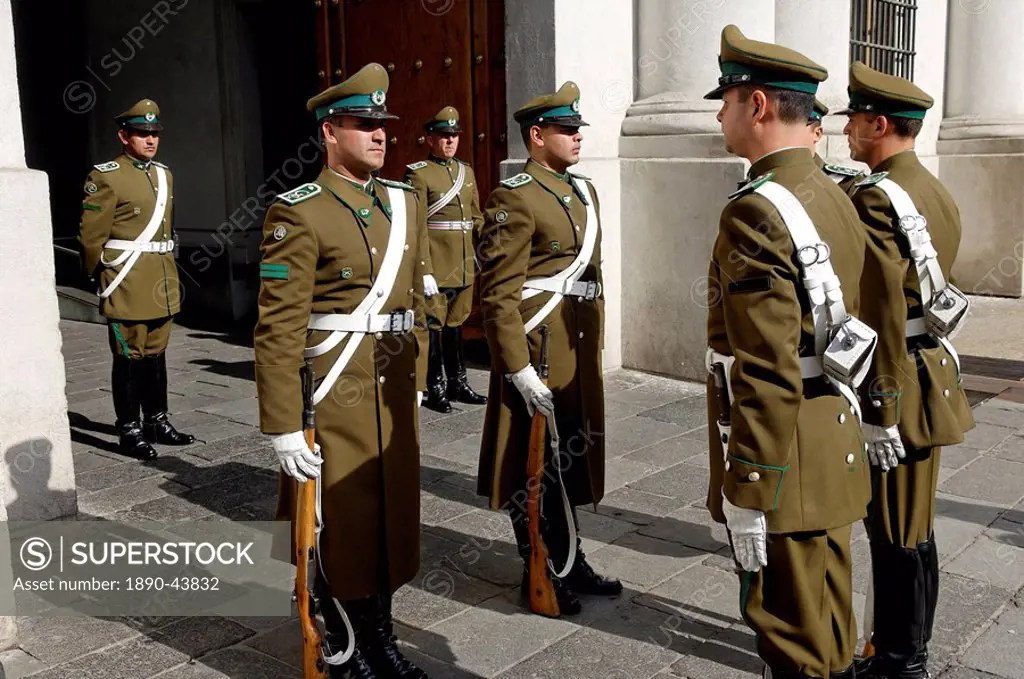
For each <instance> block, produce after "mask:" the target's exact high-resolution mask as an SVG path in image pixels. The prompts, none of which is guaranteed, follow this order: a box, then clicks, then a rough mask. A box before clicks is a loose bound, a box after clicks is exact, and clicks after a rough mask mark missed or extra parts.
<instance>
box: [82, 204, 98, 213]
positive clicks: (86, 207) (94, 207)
mask: <svg viewBox="0 0 1024 679" xmlns="http://www.w3.org/2000/svg"><path fill="white" fill-rule="evenodd" d="M82 209H83V210H92V211H93V212H103V208H102V207H100V206H99V205H93V204H91V203H82Z"/></svg>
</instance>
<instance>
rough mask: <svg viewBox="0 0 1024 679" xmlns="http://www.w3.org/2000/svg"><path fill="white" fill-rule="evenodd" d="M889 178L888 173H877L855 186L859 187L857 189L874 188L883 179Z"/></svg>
mask: <svg viewBox="0 0 1024 679" xmlns="http://www.w3.org/2000/svg"><path fill="white" fill-rule="evenodd" d="M888 176H889V173H888V172H876V173H875V174H871V175H868V176H867V177H864V179H861V180H860V181H859V182H857V183H856V184H854V186H857V187H860V186H874V185H875V184H877V183H878V182H880V181H882V180H883V179H885V178H886V177H888Z"/></svg>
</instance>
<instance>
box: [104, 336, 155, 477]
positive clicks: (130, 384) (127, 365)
mask: <svg viewBox="0 0 1024 679" xmlns="http://www.w3.org/2000/svg"><path fill="white" fill-rule="evenodd" d="M140 367H141V366H140V362H139V361H137V360H134V359H131V358H127V357H125V356H120V355H118V354H115V355H114V363H113V366H112V367H111V371H110V391H111V393H112V394H113V396H114V415H115V416H116V417H117V421H116V422H115V423H114V426H115V427H116V428H117V437H118V442H117V449H118V452H120V453H121V454H122V455H128V456H130V457H137V458H139V459H140V460H152V459H155V458H156V456H157V453H156V450H155V449H154V448H153V446H151V445H149V443H148V442H147V441H146V438H145V437H144V436H143V434H142V425H141V424H140V423H139V392H138V389H137V384H138V382H137V378H136V375H137V373H139V372H140Z"/></svg>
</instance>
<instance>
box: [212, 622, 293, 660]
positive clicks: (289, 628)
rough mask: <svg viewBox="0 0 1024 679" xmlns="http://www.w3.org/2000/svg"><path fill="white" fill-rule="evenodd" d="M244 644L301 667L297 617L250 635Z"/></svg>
mask: <svg viewBox="0 0 1024 679" xmlns="http://www.w3.org/2000/svg"><path fill="white" fill-rule="evenodd" d="M225 645H227V644H225ZM245 645H246V646H249V647H251V648H254V649H256V650H257V651H259V652H260V653H263V654H265V655H269V656H271V657H272V658H276V659H277V660H280V661H281V662H282V663H284V664H285V665H291V666H293V667H298V668H301V667H302V627H301V626H300V625H299V619H298V618H295V619H293V620H288V621H287V622H284V623H281V624H280V625H278V626H277V627H275V628H273V629H270V630H267V631H266V632H263V633H261V634H257V635H256V636H252V637H250V638H249V639H247V640H246V642H245Z"/></svg>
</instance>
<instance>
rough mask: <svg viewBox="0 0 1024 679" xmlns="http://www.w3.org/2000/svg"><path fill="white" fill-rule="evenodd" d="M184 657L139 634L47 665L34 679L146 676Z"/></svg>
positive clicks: (123, 678)
mask: <svg viewBox="0 0 1024 679" xmlns="http://www.w3.org/2000/svg"><path fill="white" fill-rule="evenodd" d="M186 660H188V656H186V655H185V654H183V653H180V652H178V651H175V650H174V649H171V648H168V647H166V646H164V645H162V644H160V643H157V642H155V641H153V640H152V639H149V638H146V637H141V638H137V639H132V640H129V641H128V642H126V643H123V644H119V645H117V646H112V647H109V648H104V649H103V650H101V651H97V652H95V653H90V654H89V655H84V656H82V657H80V658H77V659H75V660H72V661H71V662H68V663H65V664H63V665H59V666H57V667H54V668H51V669H49V670H47V671H45V672H42V673H40V674H35V675H32V676H33V677H34V679H80V677H103V679H139V677H149V676H151V675H154V674H156V673H158V672H160V671H162V670H166V669H169V668H171V667H174V666H175V665H178V664H180V663H182V662H184V661H186Z"/></svg>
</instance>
